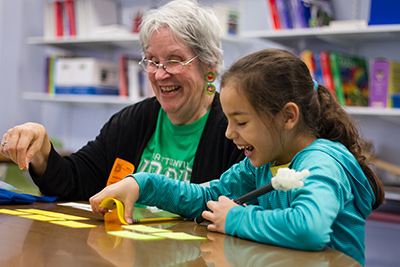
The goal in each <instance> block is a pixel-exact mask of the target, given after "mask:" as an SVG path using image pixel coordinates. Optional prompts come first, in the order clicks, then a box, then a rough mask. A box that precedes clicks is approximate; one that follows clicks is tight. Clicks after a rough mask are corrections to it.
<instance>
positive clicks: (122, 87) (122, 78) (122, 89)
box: [119, 55, 128, 96]
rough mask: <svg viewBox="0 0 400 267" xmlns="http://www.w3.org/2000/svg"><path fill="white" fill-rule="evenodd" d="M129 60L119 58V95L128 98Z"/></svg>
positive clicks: (123, 57) (122, 56)
mask: <svg viewBox="0 0 400 267" xmlns="http://www.w3.org/2000/svg"><path fill="white" fill-rule="evenodd" d="M126 63H127V59H126V56H124V55H121V56H120V57H119V95H120V96H128V78H127V73H126V72H127V64H126Z"/></svg>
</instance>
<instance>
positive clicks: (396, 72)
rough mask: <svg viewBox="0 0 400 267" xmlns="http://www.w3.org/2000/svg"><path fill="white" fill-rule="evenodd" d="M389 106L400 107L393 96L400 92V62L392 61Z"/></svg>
mask: <svg viewBox="0 0 400 267" xmlns="http://www.w3.org/2000/svg"><path fill="white" fill-rule="evenodd" d="M388 91H389V93H388V107H391V108H393V107H397V108H398V107H399V106H398V105H395V103H393V97H394V96H395V95H399V94H400V62H398V61H390V68H389V89H388Z"/></svg>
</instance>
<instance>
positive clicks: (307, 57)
mask: <svg viewBox="0 0 400 267" xmlns="http://www.w3.org/2000/svg"><path fill="white" fill-rule="evenodd" d="M299 56H300V59H301V60H302V61H303V62H304V63H305V64H306V65H307V68H308V69H309V70H310V75H311V77H313V79H314V80H315V76H316V75H315V62H314V52H313V51H311V50H308V49H307V50H304V51H302V52H301V53H300V55H299Z"/></svg>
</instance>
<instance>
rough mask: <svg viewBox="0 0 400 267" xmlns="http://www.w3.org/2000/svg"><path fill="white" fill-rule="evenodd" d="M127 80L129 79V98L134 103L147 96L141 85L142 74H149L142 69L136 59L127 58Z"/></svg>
mask: <svg viewBox="0 0 400 267" xmlns="http://www.w3.org/2000/svg"><path fill="white" fill-rule="evenodd" d="M126 68H127V79H128V96H129V98H130V99H132V101H137V100H139V99H141V98H143V97H144V96H145V94H144V88H142V85H141V83H140V76H141V75H142V72H144V73H145V74H146V75H147V73H146V72H145V71H144V70H143V69H142V67H140V65H139V61H138V60H136V59H134V58H129V57H128V58H127V60H126Z"/></svg>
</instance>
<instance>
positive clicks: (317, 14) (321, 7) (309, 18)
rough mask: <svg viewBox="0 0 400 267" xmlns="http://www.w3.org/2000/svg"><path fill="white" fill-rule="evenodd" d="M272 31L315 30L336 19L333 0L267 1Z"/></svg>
mask: <svg viewBox="0 0 400 267" xmlns="http://www.w3.org/2000/svg"><path fill="white" fill-rule="evenodd" d="M265 1H267V13H268V14H269V16H268V17H269V22H268V24H269V25H268V28H269V29H272V30H280V29H299V28H313V27H322V26H327V25H329V22H330V21H331V20H333V19H334V11H333V6H332V3H331V0H313V1H305V0H265Z"/></svg>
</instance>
